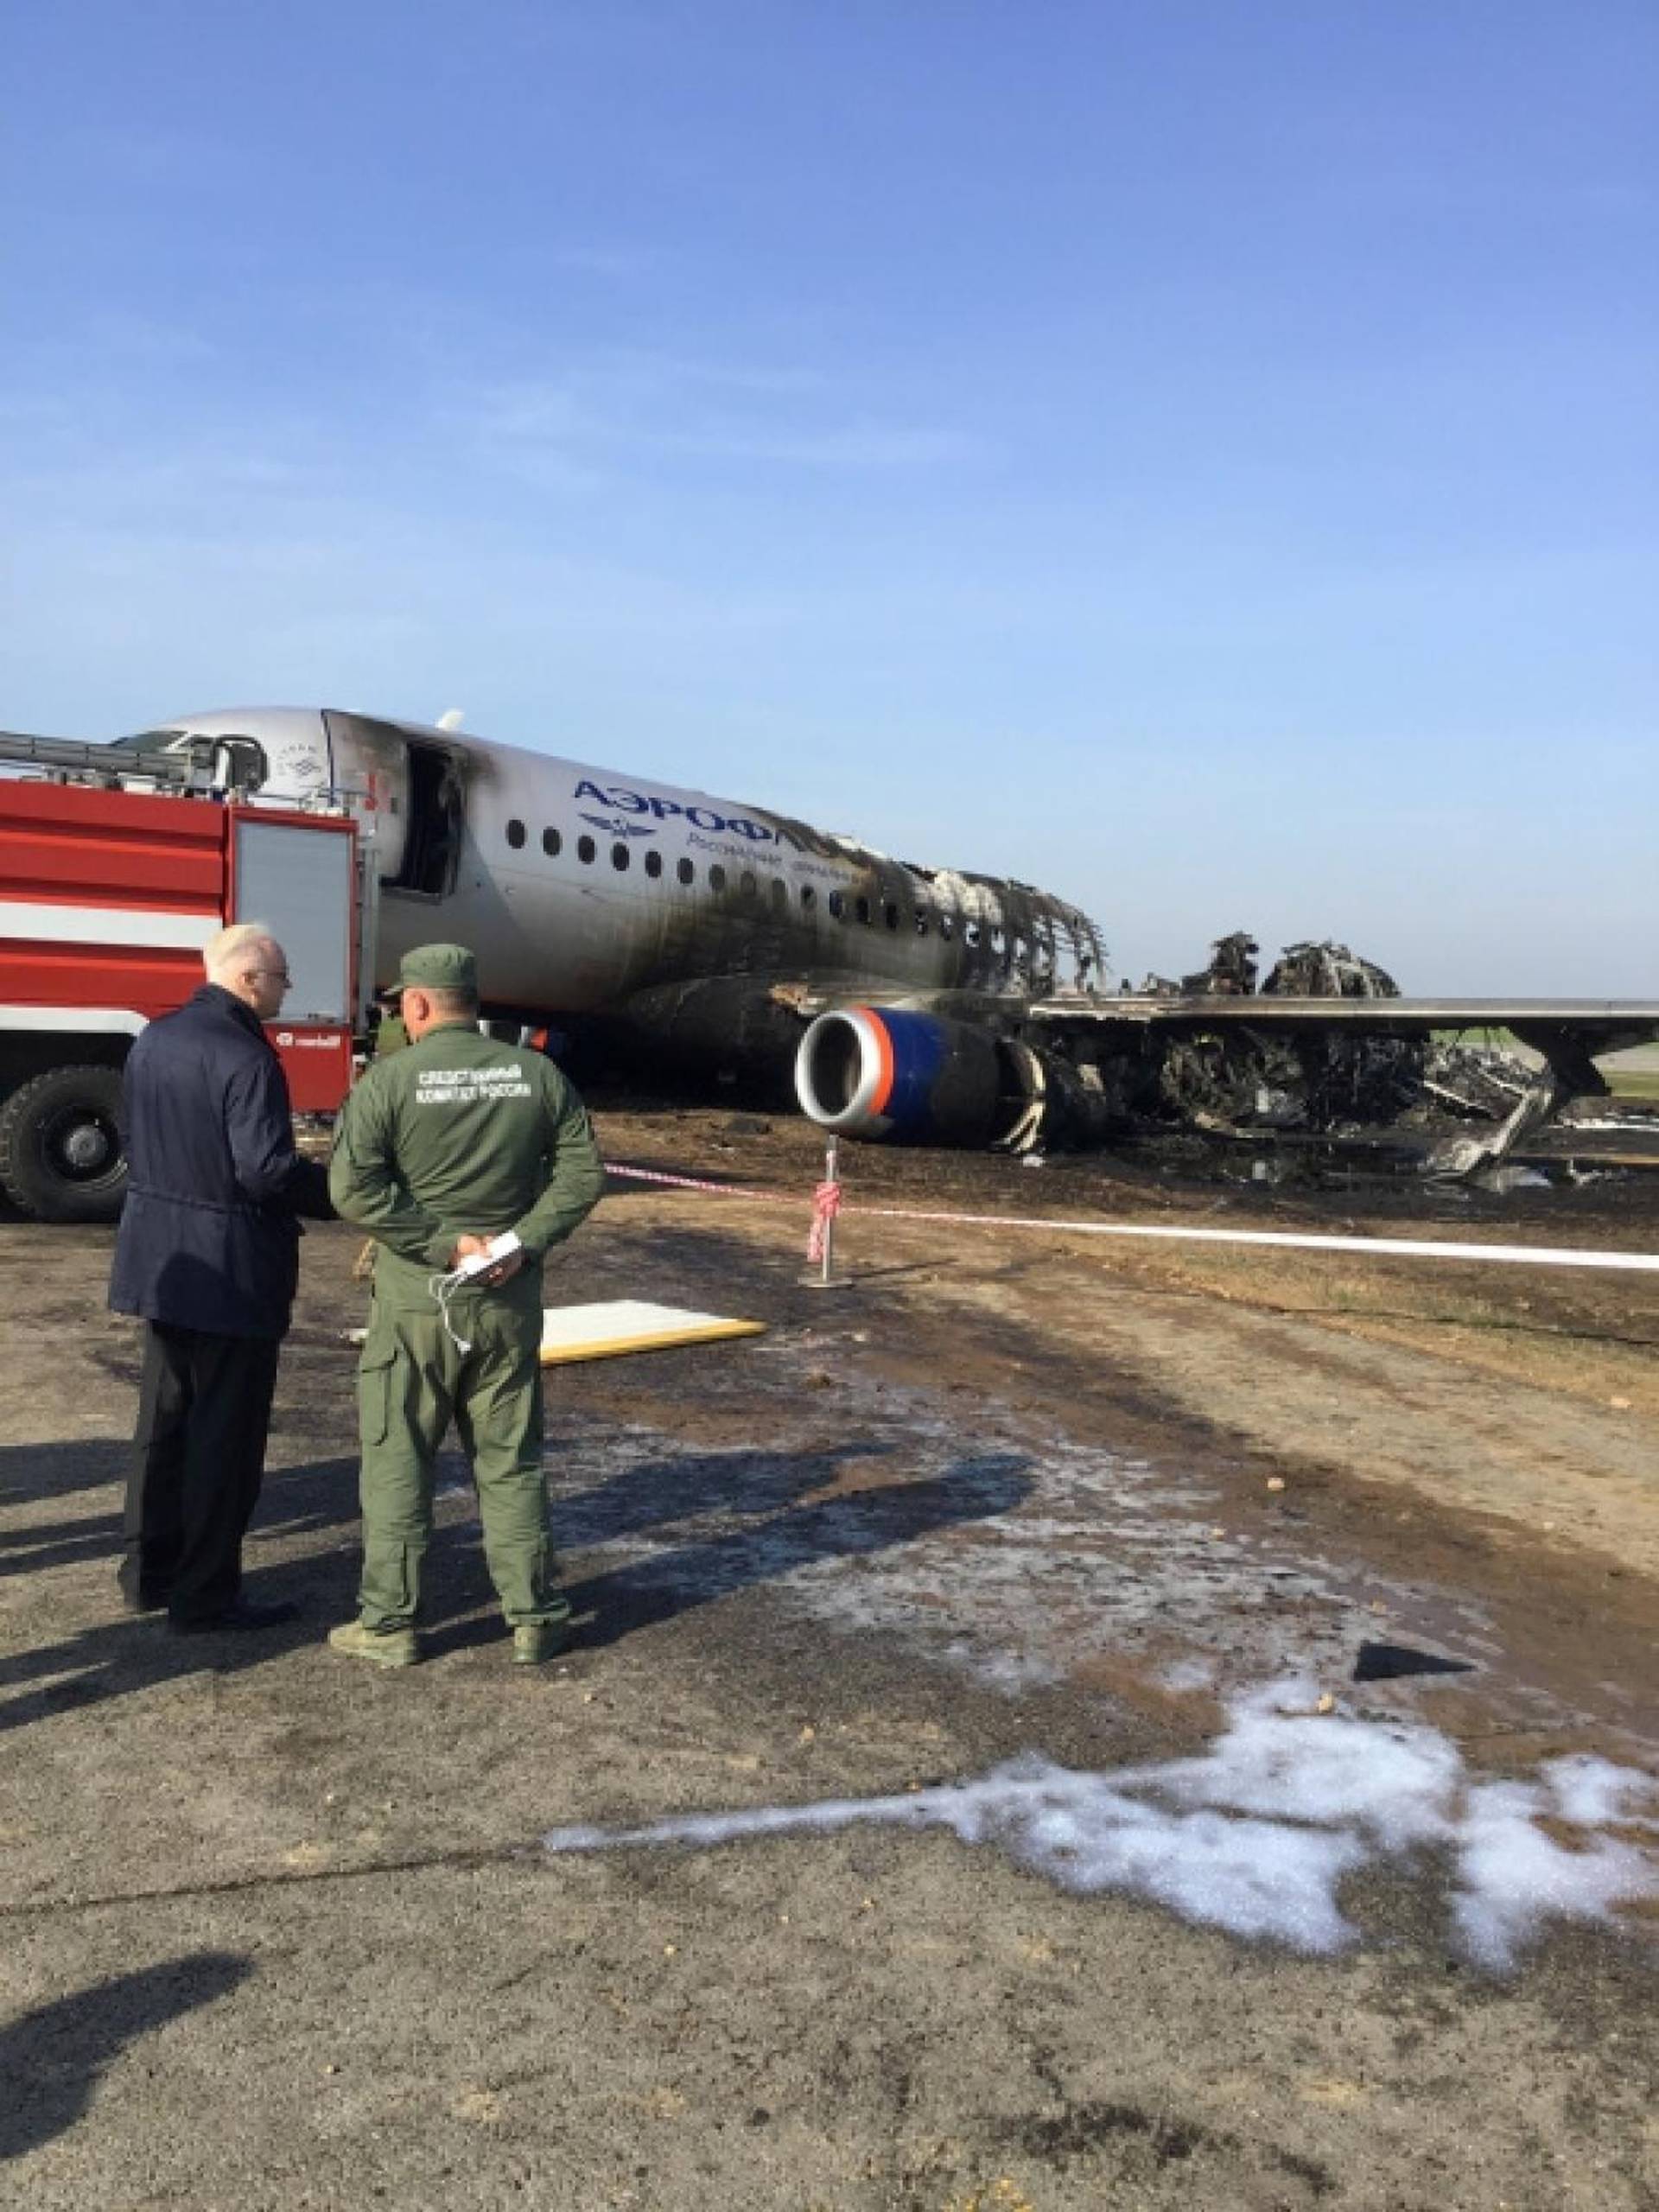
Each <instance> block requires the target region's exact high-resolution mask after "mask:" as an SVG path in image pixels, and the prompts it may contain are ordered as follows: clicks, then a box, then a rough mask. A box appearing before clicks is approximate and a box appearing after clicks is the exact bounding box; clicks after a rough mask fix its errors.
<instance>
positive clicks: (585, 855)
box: [576, 837, 599, 868]
mask: <svg viewBox="0 0 1659 2212" xmlns="http://www.w3.org/2000/svg"><path fill="white" fill-rule="evenodd" d="M598 850H599V847H598V846H597V845H596V844H595V843H594V841H593V839H592V838H591V837H578V838H577V840H576V858H577V859H578V860H579V861H581V862H582V866H583V867H584V868H587V867H588V865H589V864H590V863H591V861H592V860H593V857H594V854H595V853H596V852H597V851H598Z"/></svg>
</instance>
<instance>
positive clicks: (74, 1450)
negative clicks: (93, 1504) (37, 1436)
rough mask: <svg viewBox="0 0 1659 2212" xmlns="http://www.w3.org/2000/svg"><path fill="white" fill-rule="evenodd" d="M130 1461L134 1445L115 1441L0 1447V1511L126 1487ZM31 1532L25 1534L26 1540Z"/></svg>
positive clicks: (102, 1438) (99, 1440) (23, 1532)
mask: <svg viewBox="0 0 1659 2212" xmlns="http://www.w3.org/2000/svg"><path fill="white" fill-rule="evenodd" d="M131 1456H132V1446H131V1445H130V1443H128V1442H127V1441H126V1440H125V1439H124V1438H121V1437H112V1436H111V1437H100V1438H98V1439H96V1440H92V1441H87V1442H81V1443H74V1444H7V1445H4V1446H0V1512H3V1511H4V1510H5V1509H6V1508H7V1507H8V1506H15V1505H37V1504H39V1503H41V1500H42V1499H44V1498H48V1497H50V1498H57V1497H71V1496H72V1495H73V1493H74V1492H75V1491H81V1490H102V1489H103V1488H104V1487H105V1484H109V1483H124V1482H125V1480H126V1478H127V1463H128V1461H129V1460H130V1458H131ZM29 1533H30V1532H29V1531H27V1530H25V1531H22V1536H23V1539H24V1540H25V1541H26V1540H27V1537H28V1535H29Z"/></svg>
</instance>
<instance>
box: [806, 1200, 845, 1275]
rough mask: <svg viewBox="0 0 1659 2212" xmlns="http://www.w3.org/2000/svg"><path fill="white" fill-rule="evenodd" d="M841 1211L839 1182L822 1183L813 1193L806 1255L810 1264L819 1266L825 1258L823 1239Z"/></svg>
mask: <svg viewBox="0 0 1659 2212" xmlns="http://www.w3.org/2000/svg"><path fill="white" fill-rule="evenodd" d="M840 1211H841V1185H840V1184H839V1183H820V1184H819V1185H818V1187H817V1190H816V1191H814V1192H813V1193H812V1226H811V1228H810V1230H809V1231H808V1233H807V1239H806V1256H807V1261H808V1262H809V1264H810V1266H812V1267H815V1268H816V1267H817V1266H818V1265H819V1264H820V1263H821V1262H822V1261H823V1240H824V1237H825V1236H826V1235H827V1234H828V1232H829V1224H830V1223H831V1222H832V1221H833V1220H834V1219H835V1217H836V1215H837V1214H838V1213H839V1212H840Z"/></svg>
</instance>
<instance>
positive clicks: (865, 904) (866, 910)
mask: <svg viewBox="0 0 1659 2212" xmlns="http://www.w3.org/2000/svg"><path fill="white" fill-rule="evenodd" d="M858 918H859V920H860V921H861V922H862V923H863V924H864V925H865V926H866V927H867V928H868V925H869V919H870V902H869V900H868V899H860V900H859V902H858Z"/></svg>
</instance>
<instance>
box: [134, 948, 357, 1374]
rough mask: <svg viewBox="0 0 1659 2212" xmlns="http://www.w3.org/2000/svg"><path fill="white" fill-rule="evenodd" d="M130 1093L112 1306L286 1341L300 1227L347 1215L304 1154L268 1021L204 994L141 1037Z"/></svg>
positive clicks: (221, 996) (219, 993)
mask: <svg viewBox="0 0 1659 2212" xmlns="http://www.w3.org/2000/svg"><path fill="white" fill-rule="evenodd" d="M125 1089H126V1140H127V1159H128V1161H129V1163H130V1170H131V1180H130V1184H129V1185H128V1190H127V1203H126V1205H125V1208H124V1211H123V1212H122V1215H121V1226H120V1228H119V1230H118V1231H117V1234H116V1240H115V1268H114V1271H113V1273H112V1274H111V1279H110V1304H111V1306H113V1307H114V1308H115V1310H116V1312H117V1313H142V1314H143V1317H144V1319H146V1320H149V1321H163V1322H168V1323H170V1324H171V1325H173V1326H174V1327H175V1328H181V1329H201V1330H204V1331H206V1332H207V1333H208V1334H209V1335H212V1336H219V1337H281V1336H283V1335H285V1334H286V1332H287V1329H288V1318H289V1308H290V1306H292V1305H293V1302H294V1292H295V1288H296V1285H297V1283H298V1281H299V1272H300V1268H299V1257H300V1255H299V1240H300V1224H299V1223H298V1221H297V1220H296V1218H295V1217H296V1214H301V1213H304V1214H309V1215H311V1216H313V1217H315V1219H317V1220H325V1221H326V1220H327V1219H328V1218H329V1217H331V1216H332V1214H333V1211H334V1208H333V1206H332V1205H330V1203H329V1199H328V1178H327V1170H326V1169H325V1168H324V1167H323V1166H321V1164H320V1163H319V1162H317V1161H315V1160H302V1159H301V1158H300V1157H299V1155H298V1154H297V1153H296V1151H295V1149H294V1124H293V1119H292V1115H291V1112H290V1109H289V1099H288V1079H287V1077H285V1076H284V1075H283V1065H282V1062H281V1061H280V1060H279V1059H278V1058H277V1053H276V1051H275V1049H274V1047H273V1046H272V1045H271V1043H270V1039H268V1038H267V1037H266V1035H265V1032H264V1024H263V1023H262V1022H261V1020H259V1017H258V1015H257V1014H255V1013H254V1012H253V1010H252V1008H251V1007H245V1006H244V1005H243V1003H242V1001H241V1000H240V999H238V998H236V997H234V996H233V995H232V994H231V993H230V992H229V991H226V990H222V989H221V988H219V985H218V984H217V983H204V984H203V986H202V988H200V990H199V991H198V992H197V993H196V994H195V995H194V998H192V999H189V1000H188V1001H186V1003H185V1004H184V1005H183V1006H181V1007H180V1008H179V1010H178V1012H177V1013H176V1014H164V1015H163V1016H162V1019H161V1020H159V1021H152V1022H151V1023H150V1025H149V1027H148V1028H147V1029H146V1030H145V1031H144V1032H143V1034H142V1035H141V1036H140V1037H139V1039H138V1040H137V1043H136V1044H135V1045H134V1046H133V1048H132V1051H131V1053H130V1055H129V1057H128V1060H127V1070H126V1079H125Z"/></svg>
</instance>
